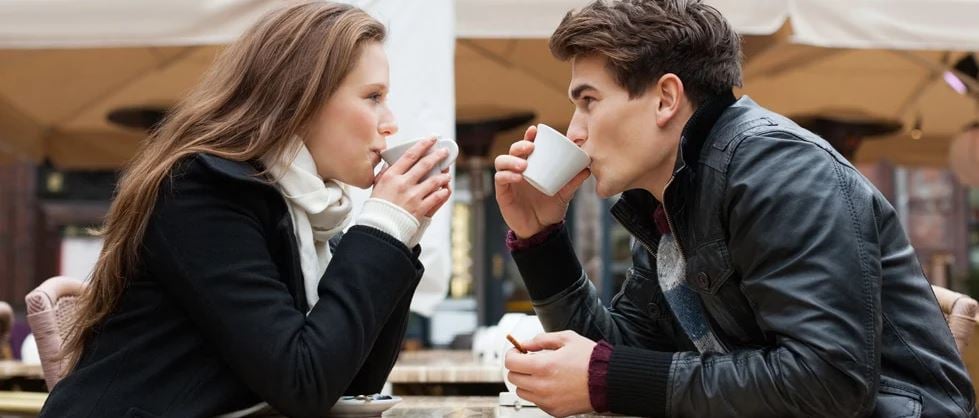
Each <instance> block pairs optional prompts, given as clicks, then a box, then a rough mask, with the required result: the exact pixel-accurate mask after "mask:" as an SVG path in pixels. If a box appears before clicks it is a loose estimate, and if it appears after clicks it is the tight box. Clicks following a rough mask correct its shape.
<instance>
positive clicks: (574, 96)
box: [571, 84, 595, 100]
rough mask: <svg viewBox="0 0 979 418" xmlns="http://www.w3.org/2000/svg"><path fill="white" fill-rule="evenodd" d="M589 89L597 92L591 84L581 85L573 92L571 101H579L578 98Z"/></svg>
mask: <svg viewBox="0 0 979 418" xmlns="http://www.w3.org/2000/svg"><path fill="white" fill-rule="evenodd" d="M588 89H592V90H595V88H594V87H592V86H591V85H590V84H581V85H578V86H575V88H574V89H572V90H571V100H578V97H581V93H584V92H585V90H588Z"/></svg>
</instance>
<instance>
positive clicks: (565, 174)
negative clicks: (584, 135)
mask: <svg viewBox="0 0 979 418" xmlns="http://www.w3.org/2000/svg"><path fill="white" fill-rule="evenodd" d="M590 163H591V158H590V157H588V154H586V153H585V152H584V151H582V150H581V148H579V147H578V145H577V144H575V143H574V142H572V141H571V140H570V139H568V138H567V137H566V136H564V135H561V133H560V132H558V131H556V130H554V128H551V127H550V126H547V125H545V124H543V123H540V124H537V138H536V139H534V152H532V153H531V154H530V157H527V169H526V170H524V172H523V178H524V179H525V180H527V183H530V185H531V186H534V188H536V189H537V190H540V191H541V192H542V193H544V194H546V195H548V196H554V195H555V194H557V192H558V191H560V190H561V188H562V187H564V186H565V185H566V184H568V182H569V181H571V179H573V178H574V176H575V175H577V174H578V173H580V172H581V170H584V169H585V167H588V164H590Z"/></svg>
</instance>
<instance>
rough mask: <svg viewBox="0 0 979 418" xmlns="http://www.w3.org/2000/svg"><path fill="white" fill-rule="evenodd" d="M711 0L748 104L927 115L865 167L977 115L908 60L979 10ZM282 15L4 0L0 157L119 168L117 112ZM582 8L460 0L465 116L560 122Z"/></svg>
mask: <svg viewBox="0 0 979 418" xmlns="http://www.w3.org/2000/svg"><path fill="white" fill-rule="evenodd" d="M708 2H709V3H711V4H713V5H715V6H716V7H718V9H720V10H721V11H722V12H723V13H724V14H725V16H726V17H727V18H728V19H729V20H730V21H731V22H732V24H733V25H734V26H735V28H736V29H738V30H739V31H740V32H741V33H743V34H746V35H749V36H747V37H746V44H745V50H746V57H747V60H746V65H745V74H746V77H745V81H746V85H745V88H744V89H743V90H742V91H741V93H745V94H749V95H751V96H753V97H755V98H756V99H757V100H758V101H759V102H760V103H762V104H764V105H767V106H769V107H770V108H772V109H773V110H776V111H779V112H782V113H786V114H799V113H812V112H818V111H822V110H825V109H831V108H854V107H855V108H857V109H858V110H864V111H867V112H868V113H871V114H875V115H878V116H881V117H886V118H896V119H898V120H900V121H902V122H904V123H905V124H906V125H907V124H908V122H909V121H911V120H914V119H915V118H917V115H918V114H919V112H920V114H921V121H922V128H923V132H924V137H923V138H922V139H921V140H920V141H910V140H906V138H894V139H893V140H881V141H867V142H865V144H864V147H863V150H862V151H861V153H860V154H858V158H860V159H868V158H870V159H876V158H885V157H886V158H890V159H892V160H895V161H898V162H902V163H912V164H932V165H942V164H944V158H943V157H941V156H942V155H944V154H945V150H947V141H948V140H949V138H951V137H952V136H954V134H955V133H956V132H957V130H959V129H960V128H961V127H962V126H963V125H965V124H966V123H968V122H969V121H970V120H971V119H974V118H975V106H974V105H973V100H971V99H969V98H966V97H965V96H959V95H956V94H955V93H954V92H952V91H951V90H950V89H948V88H946V87H945V86H944V85H943V84H942V82H941V77H940V73H941V72H940V71H938V70H939V69H941V68H943V67H947V66H948V64H949V62H954V60H955V59H957V58H959V57H961V55H962V53H961V52H959V53H952V54H950V55H948V59H946V58H945V57H946V56H945V55H944V54H943V53H941V52H923V51H917V50H915V49H914V48H930V49H940V50H949V51H969V50H976V49H979V31H976V30H974V26H975V25H974V22H972V21H971V20H970V18H971V17H974V16H979V2H977V1H970V0H902V1H900V2H888V4H887V6H886V7H882V6H881V3H880V1H879V0H846V1H844V0H831V1H824V2H812V1H811V0H708ZM277 3H278V2H269V1H257V0H193V1H191V0H176V1H171V2H131V1H124V0H91V1H88V2H77V1H69V0H47V1H44V2H37V1H35V0H0V160H2V159H3V158H8V159H9V158H20V159H30V160H35V161H39V160H41V159H45V158H46V159H49V160H50V161H52V162H53V163H54V164H56V165H58V166H61V167H65V168H108V167H116V166H118V165H120V164H122V163H123V162H124V161H125V160H126V159H127V158H128V156H130V155H131V154H132V152H133V151H134V150H135V148H136V146H137V145H138V142H139V140H140V139H141V138H142V137H143V133H142V132H140V131H133V130H129V129H125V128H121V127H117V126H115V125H113V124H111V123H109V122H108V121H107V119H106V117H107V115H108V113H109V112H111V111H113V110H115V109H118V108H122V107H129V106H162V107H165V106H169V105H171V104H173V103H175V102H176V101H177V100H178V99H179V97H181V96H182V95H183V94H184V92H185V91H186V90H187V89H188V88H189V87H190V86H191V85H193V84H194V82H195V81H196V80H197V79H198V78H199V77H200V74H201V73H202V72H203V71H204V70H205V69H206V67H207V65H208V64H209V63H210V62H211V60H212V59H213V57H214V55H215V54H216V53H217V51H219V49H220V47H217V46H202V45H210V44H214V43H223V42H227V41H229V40H230V39H233V38H234V37H235V36H237V35H238V34H239V33H240V31H241V30H242V29H243V28H244V27H247V25H248V24H250V22H252V21H253V20H254V19H255V18H256V17H257V16H259V15H261V13H264V12H265V11H266V10H267V9H268V8H271V7H274V6H275V5H276V4H277ZM353 3H355V4H360V3H368V4H366V5H365V4H360V5H362V6H367V7H369V6H370V4H371V3H372V2H363V1H362V2H356V1H355V2H353ZM587 3H588V0H537V1H533V2H527V1H523V0H455V2H454V6H455V9H456V10H455V32H456V34H457V37H458V38H459V41H458V43H457V48H456V58H455V83H456V99H457V106H458V108H460V109H466V108H471V107H483V108H485V107H501V108H508V109H525V110H532V111H534V112H535V113H537V115H538V118H539V119H540V120H542V121H544V122H546V123H549V124H551V125H554V126H556V127H563V126H564V125H566V124H567V120H568V118H569V117H570V114H571V106H570V104H569V103H568V101H567V99H566V93H565V91H566V88H567V82H568V79H569V77H570V72H569V69H568V66H567V64H565V63H559V62H556V61H555V60H553V58H551V56H550V54H549V52H548V51H547V48H546V37H547V36H548V35H549V34H550V33H551V31H553V28H554V27H555V26H556V25H557V23H558V22H559V21H560V19H561V17H562V16H564V14H565V13H566V12H567V11H568V10H569V9H572V8H576V7H580V6H582V5H584V4H587ZM817 3H818V4H817ZM786 22H791V27H790V26H789V25H788V24H786ZM806 44H811V45H820V46H845V47H861V48H867V49H860V50H842V49H827V48H816V47H812V46H806ZM80 46H82V47H84V48H78V47H80ZM106 46H112V47H111V48H110V47H106ZM3 48H6V49H3ZM873 48H878V49H873ZM879 48H890V49H894V50H903V51H902V52H899V53H898V52H893V51H888V50H883V49H879ZM909 49H910V50H909ZM949 60H950V61H949ZM506 137H507V138H510V139H513V138H517V137H519V133H517V132H514V133H509V134H507V135H506ZM936 146H937V147H938V148H936Z"/></svg>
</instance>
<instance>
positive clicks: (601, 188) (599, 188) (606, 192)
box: [595, 177, 619, 199]
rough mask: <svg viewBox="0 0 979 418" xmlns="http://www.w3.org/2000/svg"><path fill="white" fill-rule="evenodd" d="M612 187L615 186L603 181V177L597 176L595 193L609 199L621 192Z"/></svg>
mask: <svg viewBox="0 0 979 418" xmlns="http://www.w3.org/2000/svg"><path fill="white" fill-rule="evenodd" d="M612 189H614V188H613V187H609V186H608V185H606V184H604V183H602V180H601V179H599V178H598V177H595V194H597V195H598V197H599V198H602V199H608V198H610V197H612V196H615V195H617V194H619V192H618V191H615V190H612Z"/></svg>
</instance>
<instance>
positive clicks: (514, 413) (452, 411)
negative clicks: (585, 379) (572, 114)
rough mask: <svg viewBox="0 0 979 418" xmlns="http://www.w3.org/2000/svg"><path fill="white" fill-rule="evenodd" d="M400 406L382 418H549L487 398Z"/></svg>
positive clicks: (424, 399) (410, 399) (411, 400)
mask: <svg viewBox="0 0 979 418" xmlns="http://www.w3.org/2000/svg"><path fill="white" fill-rule="evenodd" d="M402 399H403V400H402V401H401V403H399V404H397V405H395V406H394V407H393V408H391V409H389V410H387V411H384V417H385V418H416V417H417V418H422V417H425V418H427V417H472V416H476V417H498V418H524V417H528V418H530V417H534V418H536V417H549V416H550V415H547V413H545V412H544V411H541V410H540V409H538V408H535V407H522V408H514V407H512V406H500V405H499V404H498V401H497V398H496V397H495V396H494V397H487V396H469V397H454V396H449V397H442V396H431V397H430V396H405V397H402ZM580 416H582V417H602V416H605V415H597V414H587V415H580Z"/></svg>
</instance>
